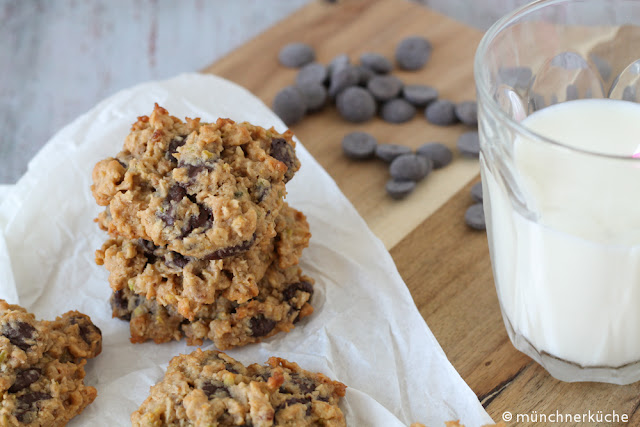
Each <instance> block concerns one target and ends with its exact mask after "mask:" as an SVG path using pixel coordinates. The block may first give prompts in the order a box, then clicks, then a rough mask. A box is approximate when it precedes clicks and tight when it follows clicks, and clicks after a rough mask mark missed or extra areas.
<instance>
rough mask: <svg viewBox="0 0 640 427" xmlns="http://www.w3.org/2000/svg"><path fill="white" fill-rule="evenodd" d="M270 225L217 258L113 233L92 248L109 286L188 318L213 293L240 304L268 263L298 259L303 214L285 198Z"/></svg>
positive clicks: (305, 232)
mask: <svg viewBox="0 0 640 427" xmlns="http://www.w3.org/2000/svg"><path fill="white" fill-rule="evenodd" d="M274 229H275V232H276V236H275V238H272V239H268V240H263V241H262V242H261V243H260V244H259V245H255V246H254V247H252V248H251V249H250V250H248V251H247V252H245V253H243V254H240V255H236V256H233V257H228V258H224V259H221V260H206V259H198V258H193V257H188V256H183V255H181V254H179V253H177V252H174V251H171V250H169V249H166V248H162V247H159V246H156V245H154V244H153V243H152V242H150V241H146V240H141V239H138V240H128V239H125V238H123V237H117V238H115V239H110V240H108V241H107V242H106V243H105V244H104V245H103V246H102V249H100V250H98V251H96V262H97V263H98V264H99V265H102V264H104V265H105V267H106V268H107V269H108V270H109V272H110V275H109V283H110V285H111V288H112V289H113V290H114V291H116V292H118V291H122V290H126V289H128V290H130V291H132V293H134V294H137V295H140V296H143V297H145V298H146V299H150V300H154V302H155V303H158V304H160V305H162V306H173V307H174V308H175V309H176V311H177V312H178V313H179V314H180V315H182V316H184V317H186V318H187V319H190V320H193V319H195V318H196V316H197V314H196V311H197V310H198V307H200V306H201V305H211V304H215V303H216V301H217V300H218V299H219V298H223V299H224V300H226V301H233V302H236V303H245V302H247V301H249V300H251V299H253V298H255V297H256V296H258V294H259V292H260V291H259V286H258V282H259V281H260V279H261V278H262V277H263V276H264V274H265V272H266V271H267V268H268V267H269V266H270V265H271V264H273V263H274V262H275V263H276V266H277V267H278V268H281V269H286V268H287V267H290V266H293V265H296V264H297V263H298V260H299V258H300V255H301V253H302V250H303V249H304V248H306V247H307V246H308V244H309V238H310V237H311V234H310V233H309V224H308V223H307V220H306V218H305V216H304V215H303V214H302V213H301V212H299V211H297V210H295V209H293V208H291V207H290V206H288V205H287V204H286V203H285V204H284V205H283V207H282V209H281V212H280V215H278V217H277V218H276V219H275V226H274Z"/></svg>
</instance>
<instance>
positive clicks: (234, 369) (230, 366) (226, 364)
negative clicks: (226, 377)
mask: <svg viewBox="0 0 640 427" xmlns="http://www.w3.org/2000/svg"><path fill="white" fill-rule="evenodd" d="M224 369H226V370H227V371H229V372H231V373H232V374H238V373H239V372H238V370H237V369H236V368H234V367H233V365H232V364H231V363H225V364H224Z"/></svg>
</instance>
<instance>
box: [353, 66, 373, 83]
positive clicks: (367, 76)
mask: <svg viewBox="0 0 640 427" xmlns="http://www.w3.org/2000/svg"><path fill="white" fill-rule="evenodd" d="M356 69H357V70H358V74H360V78H359V79H358V84H359V85H361V86H366V85H367V83H369V80H371V79H372V78H374V77H375V76H376V75H377V74H376V73H374V72H373V71H372V70H371V69H370V68H367V67H365V66H364V65H356Z"/></svg>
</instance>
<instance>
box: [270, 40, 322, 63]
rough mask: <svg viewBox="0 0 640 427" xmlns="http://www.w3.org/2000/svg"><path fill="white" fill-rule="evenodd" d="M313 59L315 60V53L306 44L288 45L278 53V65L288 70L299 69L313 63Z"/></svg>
mask: <svg viewBox="0 0 640 427" xmlns="http://www.w3.org/2000/svg"><path fill="white" fill-rule="evenodd" d="M314 59H316V53H315V51H314V50H313V48H312V47H311V46H309V45H308V44H306V43H289V44H288V45H286V46H284V47H283V48H282V49H280V52H279V53H278V60H279V61H280V64H282V65H284V66H285V67H289V68H300V67H302V66H303V65H305V64H308V63H310V62H313V60H314Z"/></svg>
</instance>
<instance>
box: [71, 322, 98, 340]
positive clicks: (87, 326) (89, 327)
mask: <svg viewBox="0 0 640 427" xmlns="http://www.w3.org/2000/svg"><path fill="white" fill-rule="evenodd" d="M71 324H72V325H78V330H79V333H80V338H82V340H83V341H84V342H86V343H87V344H91V343H92V340H91V335H92V332H94V333H95V332H97V333H98V334H100V335H102V332H101V331H100V329H99V328H98V327H97V326H96V325H94V324H93V323H91V321H90V320H89V319H87V318H86V317H82V316H76V317H73V318H71Z"/></svg>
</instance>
